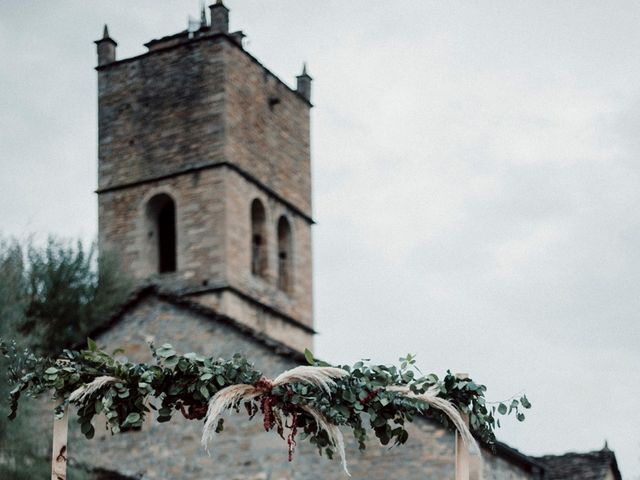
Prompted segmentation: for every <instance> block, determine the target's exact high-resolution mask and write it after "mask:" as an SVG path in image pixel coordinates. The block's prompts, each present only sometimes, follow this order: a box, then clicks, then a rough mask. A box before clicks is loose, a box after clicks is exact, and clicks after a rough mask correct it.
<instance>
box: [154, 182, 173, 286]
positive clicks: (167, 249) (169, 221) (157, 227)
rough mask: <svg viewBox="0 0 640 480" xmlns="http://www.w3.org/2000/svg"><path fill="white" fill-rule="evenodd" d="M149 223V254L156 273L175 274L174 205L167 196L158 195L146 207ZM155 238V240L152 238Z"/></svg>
mask: <svg viewBox="0 0 640 480" xmlns="http://www.w3.org/2000/svg"><path fill="white" fill-rule="evenodd" d="M147 218H148V221H149V227H150V228H149V241H150V242H151V243H150V245H149V254H150V260H151V262H152V263H153V264H154V265H155V268H156V269H157V272H158V273H170V272H175V271H176V268H177V265H176V263H177V262H176V204H175V202H174V201H173V199H172V198H171V197H170V196H169V195H167V194H164V193H162V194H159V195H156V196H155V197H153V198H152V199H151V200H149V203H148V205H147ZM154 237H155V238H154Z"/></svg>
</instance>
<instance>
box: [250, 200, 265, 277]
mask: <svg viewBox="0 0 640 480" xmlns="http://www.w3.org/2000/svg"><path fill="white" fill-rule="evenodd" d="M265 224H266V215H265V211H264V207H263V206H262V202H260V200H258V199H255V200H254V201H253V202H252V203H251V273H252V274H253V275H256V276H258V277H263V278H264V277H266V276H267V242H266V236H265V228H266V227H265Z"/></svg>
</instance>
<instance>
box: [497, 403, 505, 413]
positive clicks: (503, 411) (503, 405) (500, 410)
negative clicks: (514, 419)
mask: <svg viewBox="0 0 640 480" xmlns="http://www.w3.org/2000/svg"><path fill="white" fill-rule="evenodd" d="M498 413H500V414H501V415H505V414H506V413H507V406H506V405H505V404H504V403H500V405H498Z"/></svg>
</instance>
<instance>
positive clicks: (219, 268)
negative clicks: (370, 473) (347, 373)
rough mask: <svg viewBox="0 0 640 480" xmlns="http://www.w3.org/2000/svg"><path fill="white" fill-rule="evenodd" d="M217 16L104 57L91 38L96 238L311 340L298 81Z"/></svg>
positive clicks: (181, 283)
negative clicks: (291, 81)
mask: <svg viewBox="0 0 640 480" xmlns="http://www.w3.org/2000/svg"><path fill="white" fill-rule="evenodd" d="M210 8H211V15H212V18H214V19H217V21H218V22H220V23H218V24H215V23H214V24H213V25H210V26H209V25H203V26H202V28H200V29H198V30H197V31H194V32H182V33H179V34H177V35H172V36H169V37H166V38H162V39H159V40H154V41H151V42H149V43H147V44H146V46H147V47H148V49H149V51H148V52H147V53H145V54H143V55H139V56H137V57H133V58H127V59H124V60H117V59H116V46H117V44H116V42H115V41H114V40H113V39H112V38H110V37H109V34H108V31H107V30H106V27H105V32H104V36H103V38H102V39H100V40H98V41H97V42H96V43H97V46H98V64H99V65H98V67H97V70H98V164H99V167H98V192H97V193H98V209H99V216H98V217H99V246H100V249H101V250H102V251H108V250H113V251H116V252H117V253H118V255H119V256H120V257H121V259H122V265H123V267H124V268H125V270H126V271H127V272H128V273H130V274H131V275H132V276H133V277H134V278H137V279H139V280H147V279H151V280H152V281H154V282H159V283H162V284H163V285H164V286H165V288H168V289H170V290H172V291H174V292H179V293H180V294H181V295H189V296H190V297H192V298H193V299H194V300H195V301H197V302H201V303H203V304H205V305H208V306H210V307H213V308H215V309H216V310H218V311H221V312H224V313H227V314H230V315H233V316H234V317H235V318H238V319H239V321H242V322H245V323H247V324H248V325H251V326H252V327H253V328H255V329H257V330H260V331H264V332H267V333H269V334H270V335H271V336H273V337H275V338H277V339H278V340H281V341H283V342H286V343H288V344H291V345H293V346H295V347H296V348H300V349H304V348H305V347H310V346H311V344H312V335H313V333H314V332H313V318H312V311H313V305H312V283H311V278H312V272H311V225H312V223H313V220H312V218H311V161H310V150H309V113H310V108H311V103H310V86H311V78H310V77H309V76H308V75H307V74H306V73H305V72H303V73H302V74H301V75H300V76H299V77H298V85H297V89H295V90H293V89H291V88H289V87H288V86H287V85H286V84H284V83H283V82H282V81H281V80H279V79H278V78H277V77H276V76H275V75H273V74H272V73H271V72H270V71H269V70H267V69H266V68H265V67H264V66H262V65H261V64H260V63H259V62H258V61H257V60H256V59H255V58H254V57H253V56H251V55H250V54H249V53H248V52H247V51H246V50H244V49H243V47H242V37H243V35H242V33H241V32H235V33H229V31H228V10H227V9H226V7H225V6H224V5H223V4H222V3H216V4H214V5H212V6H211V7H210Z"/></svg>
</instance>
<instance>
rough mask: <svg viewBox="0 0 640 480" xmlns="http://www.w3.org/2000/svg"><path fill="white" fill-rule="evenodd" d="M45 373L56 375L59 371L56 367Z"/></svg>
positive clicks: (48, 369)
mask: <svg viewBox="0 0 640 480" xmlns="http://www.w3.org/2000/svg"><path fill="white" fill-rule="evenodd" d="M44 373H46V374H47V375H55V374H56V373H58V369H57V368H56V367H49V368H47V369H46V370H45V371H44Z"/></svg>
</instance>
